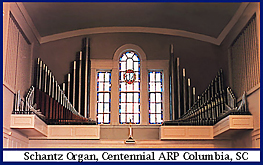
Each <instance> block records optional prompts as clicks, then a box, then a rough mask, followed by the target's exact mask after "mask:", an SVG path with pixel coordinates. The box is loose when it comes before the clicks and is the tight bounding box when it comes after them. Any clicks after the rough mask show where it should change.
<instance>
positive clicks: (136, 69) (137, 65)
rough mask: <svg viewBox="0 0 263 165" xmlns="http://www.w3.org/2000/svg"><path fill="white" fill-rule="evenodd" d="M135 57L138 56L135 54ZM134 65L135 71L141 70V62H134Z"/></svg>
mask: <svg viewBox="0 0 263 165" xmlns="http://www.w3.org/2000/svg"><path fill="white" fill-rule="evenodd" d="M133 57H136V56H133ZM133 65H134V71H139V63H138V62H134V63H133Z"/></svg>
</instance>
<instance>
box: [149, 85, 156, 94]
mask: <svg viewBox="0 0 263 165" xmlns="http://www.w3.org/2000/svg"><path fill="white" fill-rule="evenodd" d="M149 85H150V92H155V83H149Z"/></svg>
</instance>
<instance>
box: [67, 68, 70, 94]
mask: <svg viewBox="0 0 263 165" xmlns="http://www.w3.org/2000/svg"><path fill="white" fill-rule="evenodd" d="M67 84H68V85H67V88H68V89H67V92H68V93H67V97H68V98H69V97H70V73H68V83H67Z"/></svg>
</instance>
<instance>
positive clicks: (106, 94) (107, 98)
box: [104, 93, 110, 102]
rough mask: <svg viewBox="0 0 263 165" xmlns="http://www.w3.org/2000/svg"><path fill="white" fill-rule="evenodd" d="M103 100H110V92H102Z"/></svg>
mask: <svg viewBox="0 0 263 165" xmlns="http://www.w3.org/2000/svg"><path fill="white" fill-rule="evenodd" d="M104 102H110V94H109V93H105V94H104Z"/></svg>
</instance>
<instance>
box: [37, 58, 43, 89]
mask: <svg viewBox="0 0 263 165" xmlns="http://www.w3.org/2000/svg"><path fill="white" fill-rule="evenodd" d="M42 65H43V62H42V61H40V67H39V81H38V82H39V84H38V89H39V90H41V89H42V88H41V86H42V72H43V69H42Z"/></svg>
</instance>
